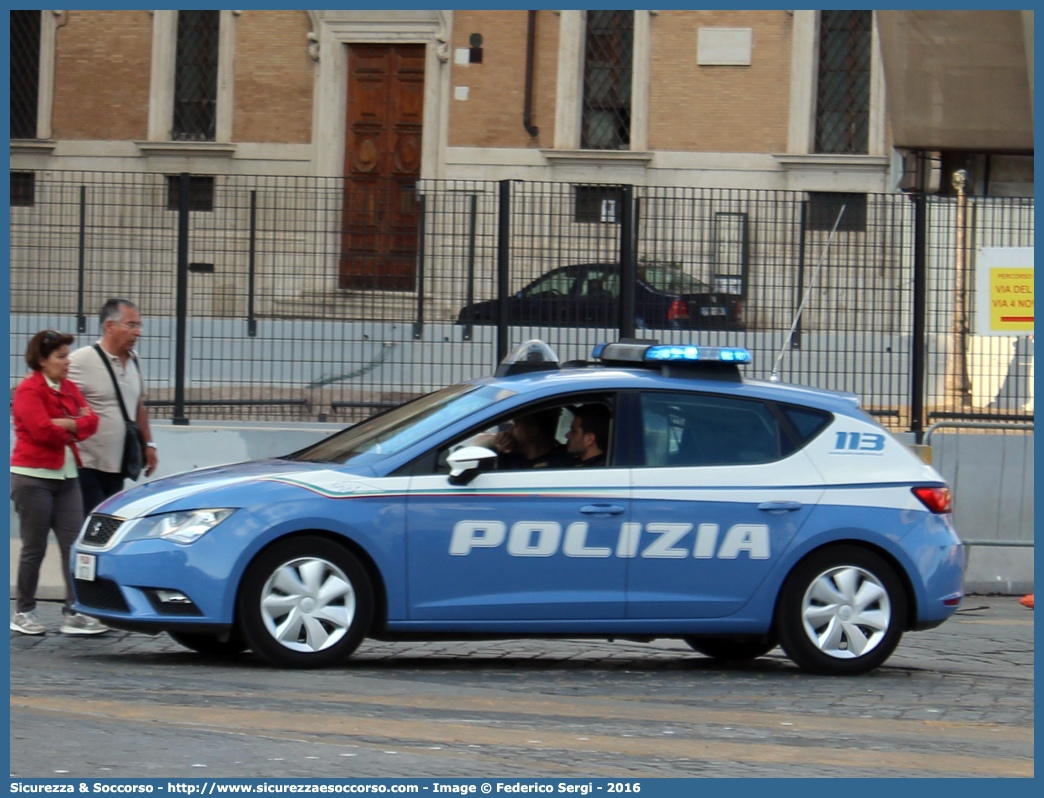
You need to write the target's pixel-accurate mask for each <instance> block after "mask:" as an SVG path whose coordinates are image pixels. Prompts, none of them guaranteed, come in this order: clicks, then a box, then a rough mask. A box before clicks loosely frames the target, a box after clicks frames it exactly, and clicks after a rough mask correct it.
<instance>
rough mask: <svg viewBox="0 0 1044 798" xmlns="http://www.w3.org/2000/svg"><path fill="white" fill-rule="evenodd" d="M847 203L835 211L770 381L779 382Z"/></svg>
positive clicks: (773, 367) (777, 357) (777, 356)
mask: <svg viewBox="0 0 1044 798" xmlns="http://www.w3.org/2000/svg"><path fill="white" fill-rule="evenodd" d="M847 207H848V206H847V205H842V206H841V210H840V211H838V213H837V219H835V220H834V229H833V230H831V231H830V237H829V238H828V239H827V242H826V247H824V248H823V251H822V252H821V253H820V255H819V263H817V264H816V269H815V271H814V272H812V279H811V280H809V282H808V288H806V289H805V295H804V296H803V297H801V304H800V305H798V309H797V313H795V314H794V322H793V324H791V325H790V332H788V333H787V337H786V339H785V340H784V341H783V346H782V347H780V350H779V354H778V355H776V362H775V363H774V364H773V365H772V374H770V375H769V380H770V381H772V382H779V366H780V364H781V363H782V362H783V355H784V354H785V353H786V351H787V350H788V349H789V348H790V341H791V339H793V337H794V330H796V329H797V325H798V322H799V321H801V314H802V313H804V312H805V303H806V302H808V297H809V296H810V295H811V293H812V289H813V288H814V287H815V285H816V278H817V277H818V276H819V270H820V269H821V268H823V261H824V260H826V256H827V253H828V252H830V245H831V244H832V243H833V242H834V233H836V232H837V228H838V225H840V224H841V217H842V216H844V215H845V208H847Z"/></svg>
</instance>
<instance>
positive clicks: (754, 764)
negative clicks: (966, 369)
mask: <svg viewBox="0 0 1044 798" xmlns="http://www.w3.org/2000/svg"><path fill="white" fill-rule="evenodd" d="M39 614H40V616H41V617H42V619H43V620H44V622H45V623H47V625H48V626H49V627H50V628H51V629H55V630H56V629H57V627H58V624H59V605H57V604H51V603H47V604H41V606H40V608H39ZM11 775H12V776H21V777H33V776H38V777H42V776H55V775H57V776H63V775H68V776H70V777H106V776H109V777H208V778H214V777H387V776H399V777H417V778H424V777H438V778H447V777H495V776H500V777H536V776H541V777H552V778H560V777H576V778H584V777H609V778H617V777H619V778H651V777H660V776H674V777H685V776H710V777H737V776H740V777H746V776H754V777H765V776H777V777H789V776H829V777H842V776H843V777H847V778H866V777H877V776H903V777H919V776H953V777H993V776H1032V775H1033V613H1032V611H1030V610H1026V609H1025V608H1023V607H1021V606H1019V604H1018V599H1017V598H1016V597H996V596H990V597H976V596H972V597H969V598H968V599H967V600H966V601H965V605H964V608H963V609H962V610H961V611H960V612H959V613H958V615H957V616H956V617H955V618H954V619H952V620H951V621H949V622H948V623H946V624H944V625H943V626H942V627H940V628H939V629H935V630H932V631H929V632H919V633H912V634H909V635H907V636H906V637H905V638H904V640H903V642H902V644H901V645H900V647H899V649H898V651H897V652H896V654H895V655H893V657H892V659H891V660H890V661H889V662H888V663H887V664H886V665H885V666H884V667H883V668H880V669H879V670H877V671H876V672H874V673H872V674H869V675H867V676H863V677H857V678H844V679H841V678H827V677H817V676H810V675H807V674H804V673H801V672H800V671H798V670H797V669H796V668H795V667H794V666H793V665H792V664H791V663H790V661H789V660H787V659H786V658H785V657H784V656H783V654H782V652H781V651H780V650H779V649H777V650H775V651H774V652H772V653H771V654H770V655H768V656H767V657H764V658H762V659H759V660H756V661H755V662H752V663H746V664H743V665H739V666H727V665H722V664H719V663H716V662H715V661H713V660H711V659H708V658H706V657H703V656H701V655H699V654H696V653H694V652H692V651H691V650H690V649H689V648H688V647H687V646H686V645H685V644H684V643H682V642H679V641H667V640H661V641H656V642H654V643H649V644H641V643H634V642H626V641H616V642H607V641H604V640H600V641H599V640H522V641H519V640H513V641H495V642H465V643H461V642H437V643H381V642H378V641H367V642H366V643H364V645H363V646H362V647H361V648H360V649H359V651H358V652H357V654H356V655H355V657H353V658H352V659H351V660H350V661H349V663H348V664H346V665H345V666H344V667H341V668H338V669H334V670H326V671H303V672H301V671H292V672H291V671H280V670H275V669H272V668H269V667H267V666H265V665H264V664H262V663H261V662H260V661H259V660H258V659H257V658H255V657H254V656H253V655H251V654H249V653H248V654H244V655H242V656H240V657H236V658H232V659H224V660H214V659H207V658H204V657H201V656H199V655H197V654H194V653H192V652H189V651H187V650H185V649H183V648H181V647H180V646H179V645H178V644H176V643H175V642H174V641H173V640H171V639H170V638H169V637H167V636H165V635H163V636H158V637H149V636H146V635H139V634H130V633H125V632H116V631H112V632H109V633H107V634H105V635H101V636H99V637H93V638H70V637H66V636H63V635H60V634H57V632H49V633H48V634H47V635H46V636H43V637H27V636H23V635H19V634H17V633H12V635H11Z"/></svg>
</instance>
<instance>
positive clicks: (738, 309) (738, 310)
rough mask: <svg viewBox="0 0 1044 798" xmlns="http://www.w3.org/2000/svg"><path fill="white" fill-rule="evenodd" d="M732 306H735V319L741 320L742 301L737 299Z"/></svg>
mask: <svg viewBox="0 0 1044 798" xmlns="http://www.w3.org/2000/svg"><path fill="white" fill-rule="evenodd" d="M733 307H735V308H736V321H743V303H742V302H739V301H737V302H736V304H735V305H733Z"/></svg>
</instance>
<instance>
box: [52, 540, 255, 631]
mask: <svg viewBox="0 0 1044 798" xmlns="http://www.w3.org/2000/svg"><path fill="white" fill-rule="evenodd" d="M216 531H217V530H213V531H212V532H210V533H208V534H206V535H204V536H203V537H202V538H200V539H199V540H197V541H195V542H194V543H191V544H189V545H179V544H177V543H173V542H170V541H166V540H160V539H149V540H131V541H125V542H122V543H119V544H117V545H116V546H115V547H113V548H112V549H111V550H108V551H99V550H98V549H96V548H92V547H90V546H83V545H81V544H79V543H78V544H77V545H76V546H75V547H74V549H73V555H74V560H75V556H76V555H78V554H91V555H94V556H95V557H96V558H97V559H96V561H95V578H94V579H93V580H86V579H75V578H74V579H73V588H74V591H75V593H76V605H75V609H76V610H77V611H78V612H82V613H84V614H85V615H90V616H92V617H95V618H99V619H101V620H102V621H103V622H104V623H105V624H107V625H109V626H113V627H115V628H119V629H127V630H130V631H136V632H138V631H140V632H148V633H157V632H162V631H167V630H174V631H178V630H181V631H196V632H210V631H221V630H223V629H228V628H229V627H231V625H232V623H233V621H234V615H235V593H236V585H237V584H238V581H239V575H240V574H239V573H238V572H237V568H236V562H237V559H238V558H237V557H235V556H232V554H231V552H230V551H229V546H228V544H227V543H226V542H225V541H226V540H228V537H229V535H228V533H229V532H230V531H231V530H221V534H214V532H216ZM232 537H236V536H235V535H232ZM171 597H175V600H173V601H171V600H169V599H171ZM178 597H184V598H178Z"/></svg>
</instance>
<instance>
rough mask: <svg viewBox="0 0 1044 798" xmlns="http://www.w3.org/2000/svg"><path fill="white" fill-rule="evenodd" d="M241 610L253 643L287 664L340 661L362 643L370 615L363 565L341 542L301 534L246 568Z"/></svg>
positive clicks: (315, 665)
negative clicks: (339, 543)
mask: <svg viewBox="0 0 1044 798" xmlns="http://www.w3.org/2000/svg"><path fill="white" fill-rule="evenodd" d="M238 614H239V619H240V624H241V627H242V631H243V636H244V637H245V638H246V641H247V643H248V644H249V645H250V648H251V649H253V651H254V652H255V653H257V654H259V655H261V656H262V657H263V658H264V659H266V660H268V661H269V662H270V663H272V664H273V665H277V666H279V667H282V668H326V667H331V666H333V665H338V664H340V663H341V662H343V661H344V660H346V659H347V658H348V657H349V656H351V654H352V652H353V651H355V649H356V648H357V647H358V646H359V643H361V642H362V640H363V638H364V637H365V635H366V633H367V631H368V630H369V628H370V621H371V619H372V617H373V592H372V589H371V587H370V580H369V578H368V576H367V574H366V571H365V570H364V569H363V567H362V566H361V565H360V564H359V561H358V560H356V559H355V557H353V556H352V555H351V553H350V552H348V551H347V550H346V549H345V548H343V547H342V546H339V545H338V544H336V543H334V542H332V541H330V540H326V539H325V538H319V537H312V536H307V537H296V538H291V539H289V540H286V541H284V542H282V543H278V544H276V545H275V546H273V547H272V548H270V549H268V550H266V551H264V552H262V553H261V554H260V555H259V556H258V557H257V559H255V560H254V562H252V563H251V564H250V567H249V568H247V571H246V574H245V575H244V577H243V582H242V584H241V586H240V590H239V598H238Z"/></svg>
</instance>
